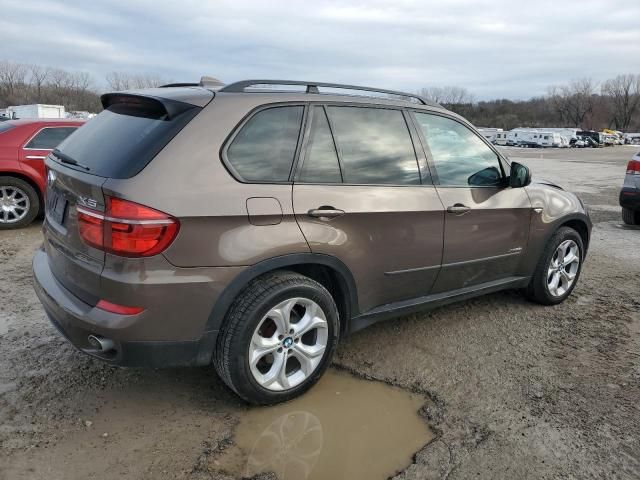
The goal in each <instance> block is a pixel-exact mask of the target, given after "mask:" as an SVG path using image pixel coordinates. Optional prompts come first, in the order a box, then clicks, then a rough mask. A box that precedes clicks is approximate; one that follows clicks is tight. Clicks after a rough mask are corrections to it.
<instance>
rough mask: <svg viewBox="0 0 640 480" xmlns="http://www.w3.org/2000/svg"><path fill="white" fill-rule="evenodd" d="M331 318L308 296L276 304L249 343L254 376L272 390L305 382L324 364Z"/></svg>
mask: <svg viewBox="0 0 640 480" xmlns="http://www.w3.org/2000/svg"><path fill="white" fill-rule="evenodd" d="M328 334H329V332H328V324H327V317H326V315H325V313H324V311H323V310H322V308H321V307H320V306H319V305H318V304H317V303H315V302H314V301H312V300H309V299H308V298H290V299H287V300H285V301H283V302H281V303H279V304H278V305H276V306H275V307H273V308H272V309H271V310H269V312H267V314H266V315H265V316H264V317H263V318H262V320H261V321H260V323H259V324H258V327H257V328H256V329H255V331H254V333H253V336H252V338H251V344H250V345H249V366H250V369H251V373H252V375H253V378H254V379H255V380H256V381H257V382H258V384H260V385H261V386H262V387H264V388H266V389H268V390H272V391H282V390H289V389H291V388H294V387H296V386H298V385H300V384H301V383H302V382H304V381H305V380H306V379H307V378H308V377H309V376H310V375H311V374H312V373H313V372H314V371H315V370H316V369H317V368H318V365H320V362H321V360H322V357H323V356H324V353H325V351H326V349H327V343H328Z"/></svg>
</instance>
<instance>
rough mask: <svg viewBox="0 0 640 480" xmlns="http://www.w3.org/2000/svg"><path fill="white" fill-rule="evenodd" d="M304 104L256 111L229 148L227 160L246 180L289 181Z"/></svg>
mask: <svg viewBox="0 0 640 480" xmlns="http://www.w3.org/2000/svg"><path fill="white" fill-rule="evenodd" d="M303 109H304V107H302V106H291V107H274V108H268V109H266V110H262V111H260V112H258V113H256V114H255V115H254V116H253V117H251V119H250V120H249V121H248V122H247V123H246V124H245V125H244V126H243V127H242V130H240V132H239V133H238V134H237V135H236V137H235V138H234V139H233V142H232V143H231V145H229V148H228V149H227V160H228V161H229V163H230V164H231V166H232V167H233V169H234V170H235V171H236V172H237V173H238V175H240V177H242V179H243V180H246V181H249V182H251V181H258V182H286V181H287V180H289V173H290V172H291V165H292V164H293V157H294V156H295V153H296V146H297V145H298V136H299V134H300V124H301V122H302V112H303Z"/></svg>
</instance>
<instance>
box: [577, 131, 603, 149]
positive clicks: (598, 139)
mask: <svg viewBox="0 0 640 480" xmlns="http://www.w3.org/2000/svg"><path fill="white" fill-rule="evenodd" d="M577 135H580V136H581V137H582V138H591V139H592V140H593V141H594V142H595V143H596V145H597V146H599V147H600V146H603V145H604V134H603V133H602V132H594V131H593V130H581V131H579V132H578V133H577ZM589 143H592V142H589ZM590 146H591V145H590Z"/></svg>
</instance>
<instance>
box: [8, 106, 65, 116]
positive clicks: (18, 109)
mask: <svg viewBox="0 0 640 480" xmlns="http://www.w3.org/2000/svg"><path fill="white" fill-rule="evenodd" d="M5 114H6V115H7V117H9V118H11V119H16V120H17V119H34V118H65V116H66V115H65V112H64V107H63V106H62V105H43V104H41V103H37V104H33V105H16V106H12V107H7V109H6V112H5Z"/></svg>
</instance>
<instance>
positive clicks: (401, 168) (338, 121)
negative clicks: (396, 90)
mask: <svg viewBox="0 0 640 480" xmlns="http://www.w3.org/2000/svg"><path fill="white" fill-rule="evenodd" d="M328 112H329V118H330V120H331V125H332V128H333V129H334V131H333V134H334V136H335V139H336V143H337V145H338V149H339V150H340V162H341V167H342V177H343V180H344V182H345V183H356V184H391V185H417V184H419V183H420V173H419V171H418V162H417V159H416V154H415V151H414V149H413V143H412V141H411V136H410V134H409V129H408V128H407V124H406V122H405V120H404V116H403V115H402V112H401V111H400V110H390V109H381V108H362V107H328Z"/></svg>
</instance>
